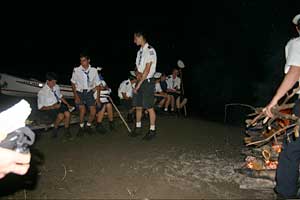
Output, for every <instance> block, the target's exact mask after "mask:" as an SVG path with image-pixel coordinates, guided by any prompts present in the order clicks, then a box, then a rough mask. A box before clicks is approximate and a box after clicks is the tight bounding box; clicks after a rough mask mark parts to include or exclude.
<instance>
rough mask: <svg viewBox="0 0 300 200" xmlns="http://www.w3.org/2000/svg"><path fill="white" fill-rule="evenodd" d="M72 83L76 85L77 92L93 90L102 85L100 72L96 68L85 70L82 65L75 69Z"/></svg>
mask: <svg viewBox="0 0 300 200" xmlns="http://www.w3.org/2000/svg"><path fill="white" fill-rule="evenodd" d="M71 82H72V83H73V84H75V86H76V90H77V91H78V92H82V90H88V91H90V90H92V89H94V88H95V87H96V86H98V85H99V84H100V79H99V76H98V71H97V69H96V68H94V67H91V66H89V67H88V69H87V70H85V69H84V68H83V67H82V66H81V65H80V66H79V67H76V68H74V70H73V74H72V78H71Z"/></svg>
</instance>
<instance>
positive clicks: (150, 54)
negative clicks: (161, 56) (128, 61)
mask: <svg viewBox="0 0 300 200" xmlns="http://www.w3.org/2000/svg"><path fill="white" fill-rule="evenodd" d="M150 62H152V64H151V67H150V72H149V74H148V76H147V79H148V78H152V77H153V75H154V73H155V71H156V62H157V57H156V52H155V50H154V48H153V47H151V46H150V45H149V44H148V43H146V44H145V45H144V47H141V48H140V50H139V51H138V53H137V57H136V62H135V64H136V67H137V70H138V72H140V73H143V72H144V70H145V68H146V64H147V63H150Z"/></svg>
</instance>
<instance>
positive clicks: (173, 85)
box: [166, 75, 181, 90]
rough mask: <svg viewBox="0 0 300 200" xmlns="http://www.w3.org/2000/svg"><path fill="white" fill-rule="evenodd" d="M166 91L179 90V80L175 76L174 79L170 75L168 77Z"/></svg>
mask: <svg viewBox="0 0 300 200" xmlns="http://www.w3.org/2000/svg"><path fill="white" fill-rule="evenodd" d="M166 82H167V85H168V89H177V90H180V84H181V79H180V78H179V77H178V76H176V78H175V79H174V78H173V76H172V75H170V76H168V79H167V80H166Z"/></svg>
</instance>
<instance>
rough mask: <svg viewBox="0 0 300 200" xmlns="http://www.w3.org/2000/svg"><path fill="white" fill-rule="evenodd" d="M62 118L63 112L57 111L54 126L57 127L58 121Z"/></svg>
mask: <svg viewBox="0 0 300 200" xmlns="http://www.w3.org/2000/svg"><path fill="white" fill-rule="evenodd" d="M63 120H64V114H63V113H59V114H58V115H57V117H56V120H55V122H54V128H58V126H59V124H60V122H62V121H63Z"/></svg>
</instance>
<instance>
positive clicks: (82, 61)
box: [80, 57, 90, 68]
mask: <svg viewBox="0 0 300 200" xmlns="http://www.w3.org/2000/svg"><path fill="white" fill-rule="evenodd" d="M80 64H81V65H82V66H83V67H85V68H87V67H88V66H89V65H90V59H87V58H86V57H81V58H80Z"/></svg>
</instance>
